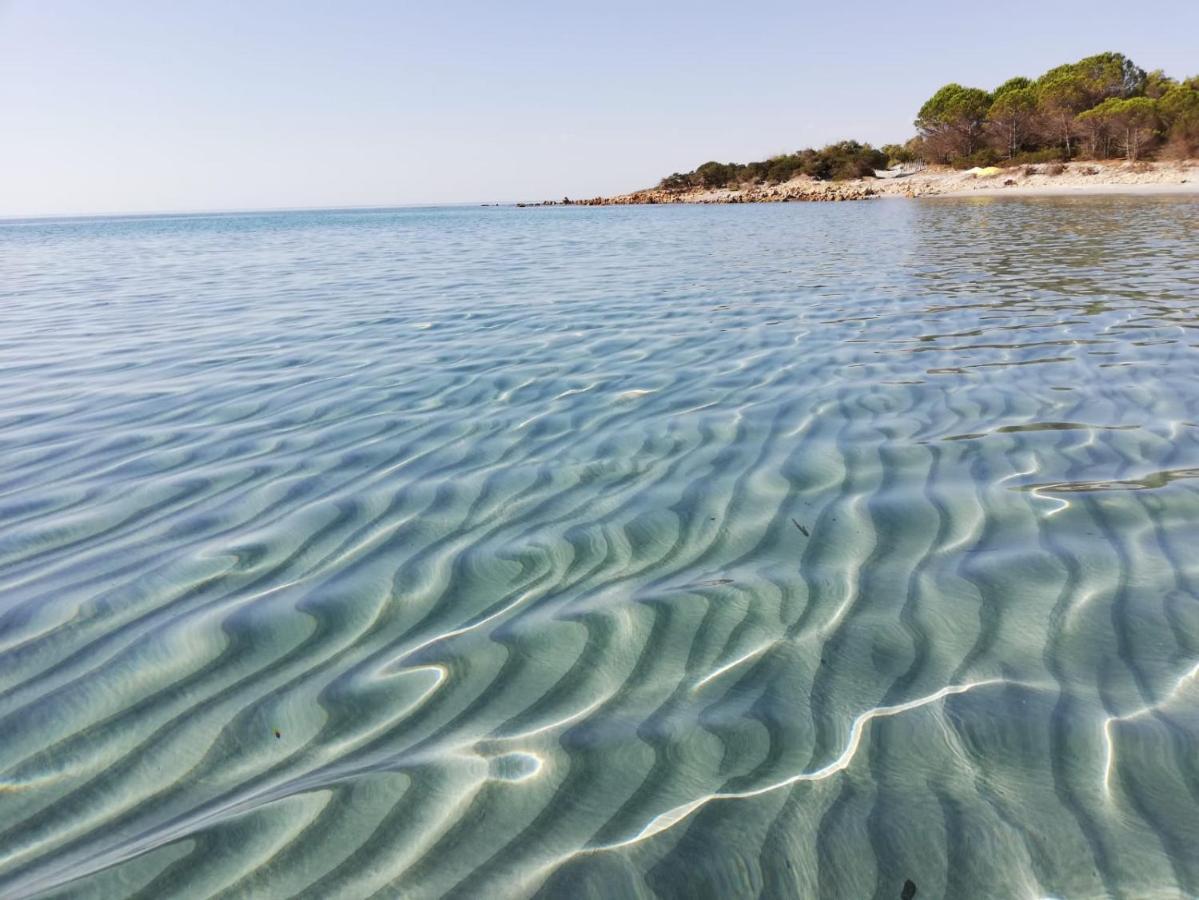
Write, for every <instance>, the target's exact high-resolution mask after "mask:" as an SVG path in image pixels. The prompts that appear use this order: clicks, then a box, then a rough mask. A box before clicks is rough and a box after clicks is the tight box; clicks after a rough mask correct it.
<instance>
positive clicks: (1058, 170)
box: [1045, 163, 1066, 175]
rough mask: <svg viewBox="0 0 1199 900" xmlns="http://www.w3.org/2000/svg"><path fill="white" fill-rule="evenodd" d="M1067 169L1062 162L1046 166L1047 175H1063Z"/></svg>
mask: <svg viewBox="0 0 1199 900" xmlns="http://www.w3.org/2000/svg"><path fill="white" fill-rule="evenodd" d="M1065 171H1066V167H1065V166H1064V165H1062V164H1061V163H1052V164H1050V165H1048V166H1046V167H1045V174H1046V175H1061V174H1062V173H1063V172H1065Z"/></svg>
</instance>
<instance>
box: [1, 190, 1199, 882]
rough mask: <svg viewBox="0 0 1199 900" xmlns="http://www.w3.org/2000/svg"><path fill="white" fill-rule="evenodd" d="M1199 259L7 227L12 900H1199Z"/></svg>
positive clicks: (899, 227) (917, 239)
mask: <svg viewBox="0 0 1199 900" xmlns="http://www.w3.org/2000/svg"><path fill="white" fill-rule="evenodd" d="M1197 263H1199V201H1196V200H1195V199H1193V198H1151V197H1144V198H1108V197H1094V198H1085V199H1083V198H1079V199H1053V200H1050V199H1039V200H995V201H988V200H977V199H976V200H961V201H957V200H938V201H929V202H912V203H903V204H898V203H896V204H852V205H849V204H846V205H810V206H800V205H787V206H763V207H724V208H698V209H697V208H653V209H616V208H613V209H586V210H585V209H541V210H504V209H486V210H474V209H458V210H407V211H400V212H378V213H320V214H282V215H269V216H266V215H264V216H225V217H192V218H158V219H124V220H113V221H107V222H105V221H74V222H42V223H5V224H0V295H2V296H0V459H3V461H4V462H3V465H2V466H0V523H2V526H0V896H3V897H5V898H9V897H28V896H62V897H126V896H136V897H144V898H162V897H175V896H177V897H204V896H227V897H246V896H255V897H257V896H271V897H275V896H278V897H283V896H305V897H312V898H327V897H367V896H380V897H384V896H403V897H438V896H456V897H480V896H484V897H485V896H492V897H522V896H531V895H539V896H544V897H569V898H575V897H587V896H592V897H601V896H602V897H623V896H628V897H650V896H661V897H680V898H683V897H688V898H690V897H721V898H724V897H747V896H749V897H756V896H765V897H784V896H786V897H790V896H801V897H828V898H869V897H877V898H893V897H895V898H897V897H901V896H907V897H910V896H912V893H911V892H912V891H913V890H914V891H916V894H915V896H918V897H920V898H925V897H949V898H961V897H996V898H1000V897H1003V898H1007V897H1027V898H1033V897H1043V896H1057V897H1070V898H1077V897H1107V896H1122V897H1178V896H1192V895H1195V894H1197V893H1199V851H1197V850H1196V848H1197V847H1199V751H1197V750H1196V748H1197V747H1199V742H1197V741H1199V595H1197V593H1196V589H1197V586H1199V554H1197V552H1196V548H1197V547H1199V541H1197V538H1199V493H1197V488H1199V482H1197V481H1196V477H1195V476H1197V475H1199V440H1197V437H1199V433H1197V428H1199V388H1197V387H1196V385H1197V384H1199V380H1197V376H1199V356H1197V354H1196V327H1197V325H1199V318H1197V317H1196V313H1195V310H1196V301H1197V300H1199V264H1197ZM909 883H910V884H909Z"/></svg>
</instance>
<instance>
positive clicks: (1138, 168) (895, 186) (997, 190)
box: [583, 160, 1199, 205]
mask: <svg viewBox="0 0 1199 900" xmlns="http://www.w3.org/2000/svg"><path fill="white" fill-rule="evenodd" d="M1196 193H1199V160H1183V161H1178V162H1138V163H1127V162H1124V161H1123V160H1115V161H1112V160H1109V161H1081V162H1072V163H1067V164H1064V165H1060V164H1052V163H1051V164H1040V165H1020V166H1011V167H1006V168H1004V167H996V168H994V169H991V170H983V171H982V172H976V171H962V170H959V169H951V168H949V167H946V166H926V167H924V168H922V169H918V170H916V171H913V172H910V173H907V174H904V175H901V176H899V177H885V178H859V179H854V180H852V181H816V180H815V179H812V178H808V177H807V176H800V177H797V178H793V179H791V180H790V181H787V182H784V183H782V184H749V185H743V186H741V187H738V188H711V189H709V188H695V189H692V190H687V191H673V192H672V191H665V190H662V189H661V188H650V189H647V190H641V191H634V192H632V193H629V194H623V195H621V196H618V197H609V198H596V199H595V200H590V201H583V202H584V203H587V204H594V205H610V204H619V205H623V204H630V203H779V202H788V201H803V200H808V201H838V200H866V199H872V198H875V197H882V198H886V197H909V198H911V197H970V196H974V197H996V196H1024V197H1033V196H1082V195H1087V194H1196Z"/></svg>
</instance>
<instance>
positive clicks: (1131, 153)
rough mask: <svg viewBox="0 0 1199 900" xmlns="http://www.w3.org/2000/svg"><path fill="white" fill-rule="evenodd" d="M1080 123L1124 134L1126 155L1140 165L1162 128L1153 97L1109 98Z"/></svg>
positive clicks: (1081, 115) (1087, 113) (1122, 135)
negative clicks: (1092, 123) (1093, 123)
mask: <svg viewBox="0 0 1199 900" xmlns="http://www.w3.org/2000/svg"><path fill="white" fill-rule="evenodd" d="M1078 118H1079V120H1080V121H1099V122H1103V123H1105V124H1106V125H1108V126H1109V127H1111V128H1112V129H1114V130H1115V131H1116V133H1117V134H1119V135H1121V137H1122V139H1123V145H1124V155H1125V157H1126V158H1127V159H1128V161H1129V162H1136V160H1137V159H1138V157H1139V156H1140V155H1141V150H1142V148H1143V147H1144V146H1145V145H1146V144H1147V143H1148V142H1149V141H1150V140H1151V139H1152V138H1153V135H1154V132H1155V131H1156V130H1157V125H1158V111H1157V101H1156V100H1152V99H1150V98H1149V97H1127V98H1123V97H1108V98H1107V99H1106V100H1104V101H1103V102H1102V103H1100V104H1099V105H1098V106H1096V107H1094V108H1093V109H1088V110H1086V111H1085V112H1083V113H1081V114H1080V115H1079V117H1078Z"/></svg>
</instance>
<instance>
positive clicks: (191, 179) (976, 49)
mask: <svg viewBox="0 0 1199 900" xmlns="http://www.w3.org/2000/svg"><path fill="white" fill-rule="evenodd" d="M991 9H995V10H996V11H990V10H991ZM1197 35H1199V2H1195V0H1185V2H1182V0H1164V2H1153V3H1146V4H1140V5H1130V4H1128V3H1127V2H1126V0H1124V2H1120V3H1115V2H1107V0H1089V2H1087V3H1085V4H1079V3H1077V2H1060V0H1040V2H1024V0H1005V2H1003V3H1000V4H978V5H977V6H973V5H971V4H969V3H966V2H962V0H955V2H952V3H950V2H941V0H924V2H921V3H917V4H902V3H895V2H894V0H888V2H885V3H882V2H872V0H859V2H856V3H845V2H822V3H810V2H797V0H789V2H776V0H759V2H756V3H753V4H738V3H729V2H724V3H708V2H705V0H689V2H676V0H657V2H654V0H638V2H627V0H602V2H591V0H578V2H571V0H545V2H543V0H500V2H497V0H488V2H474V0H470V2H468V0H426V2H422V3H416V2H410V0H336V2H334V0H321V2H317V0H205V2H198V0H170V2H163V0H153V2H151V0H104V2H99V0H0V122H2V123H3V126H2V127H3V132H2V135H0V216H22V215H68V214H95V213H119V212H158V211H191V210H195V211H200V210H225V209H277V208H296V207H329V206H393V205H408V204H424V203H464V202H490V201H501V200H505V201H506V200H524V199H527V200H539V199H549V198H560V197H562V196H571V197H590V196H596V195H599V194H612V193H621V192H624V191H628V190H633V189H636V188H639V187H645V186H648V185H651V184H653V183H655V182H657V180H658V179H659V178H660V177H662V176H663V175H666V174H668V173H670V172H674V171H687V170H690V169H692V168H694V167H695V166H696V165H698V164H699V163H702V162H704V161H705V160H708V159H719V160H721V161H730V160H736V161H746V160H750V159H762V158H765V157H767V156H770V155H772V154H775V153H780V152H785V151H790V150H795V149H798V148H800V147H804V146H810V145H816V146H819V145H822V144H824V143H828V142H830V141H834V140H839V139H842V138H846V137H854V138H858V139H860V140H868V141H871V142H873V143H876V144H881V143H888V142H891V141H902V140H904V139H906V138H908V137H910V136H911V134H912V133H913V129H912V119H913V117H914V115H915V113H916V110H917V109H918V108H919V107H920V104H921V103H922V102H923V101H924V100H925V99H927V97H928V96H929V95H931V94H932V93H933V91H935V90H936V89H937V88H938V87H939V86H940V85H942V84H944V83H946V82H949V81H957V82H960V83H963V84H970V85H975V86H979V87H984V88H991V87H994V86H995V85H997V84H999V83H1000V82H1002V81H1004V80H1006V79H1007V78H1009V77H1011V76H1013V75H1028V76H1036V75H1038V74H1039V73H1040V72H1042V71H1044V70H1045V69H1047V68H1049V67H1051V66H1053V65H1056V64H1058V63H1062V62H1068V61H1072V60H1075V59H1078V58H1080V57H1082V56H1086V55H1090V54H1092V53H1098V52H1101V51H1104V50H1118V51H1121V52H1123V53H1126V54H1128V55H1129V56H1130V57H1132V59H1133V60H1134V61H1136V62H1137V63H1138V64H1139V65H1141V66H1142V67H1144V68H1146V69H1155V68H1162V69H1165V70H1166V72H1167V73H1169V74H1171V75H1174V76H1176V77H1178V76H1187V75H1193V74H1199V37H1196V36H1197Z"/></svg>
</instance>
